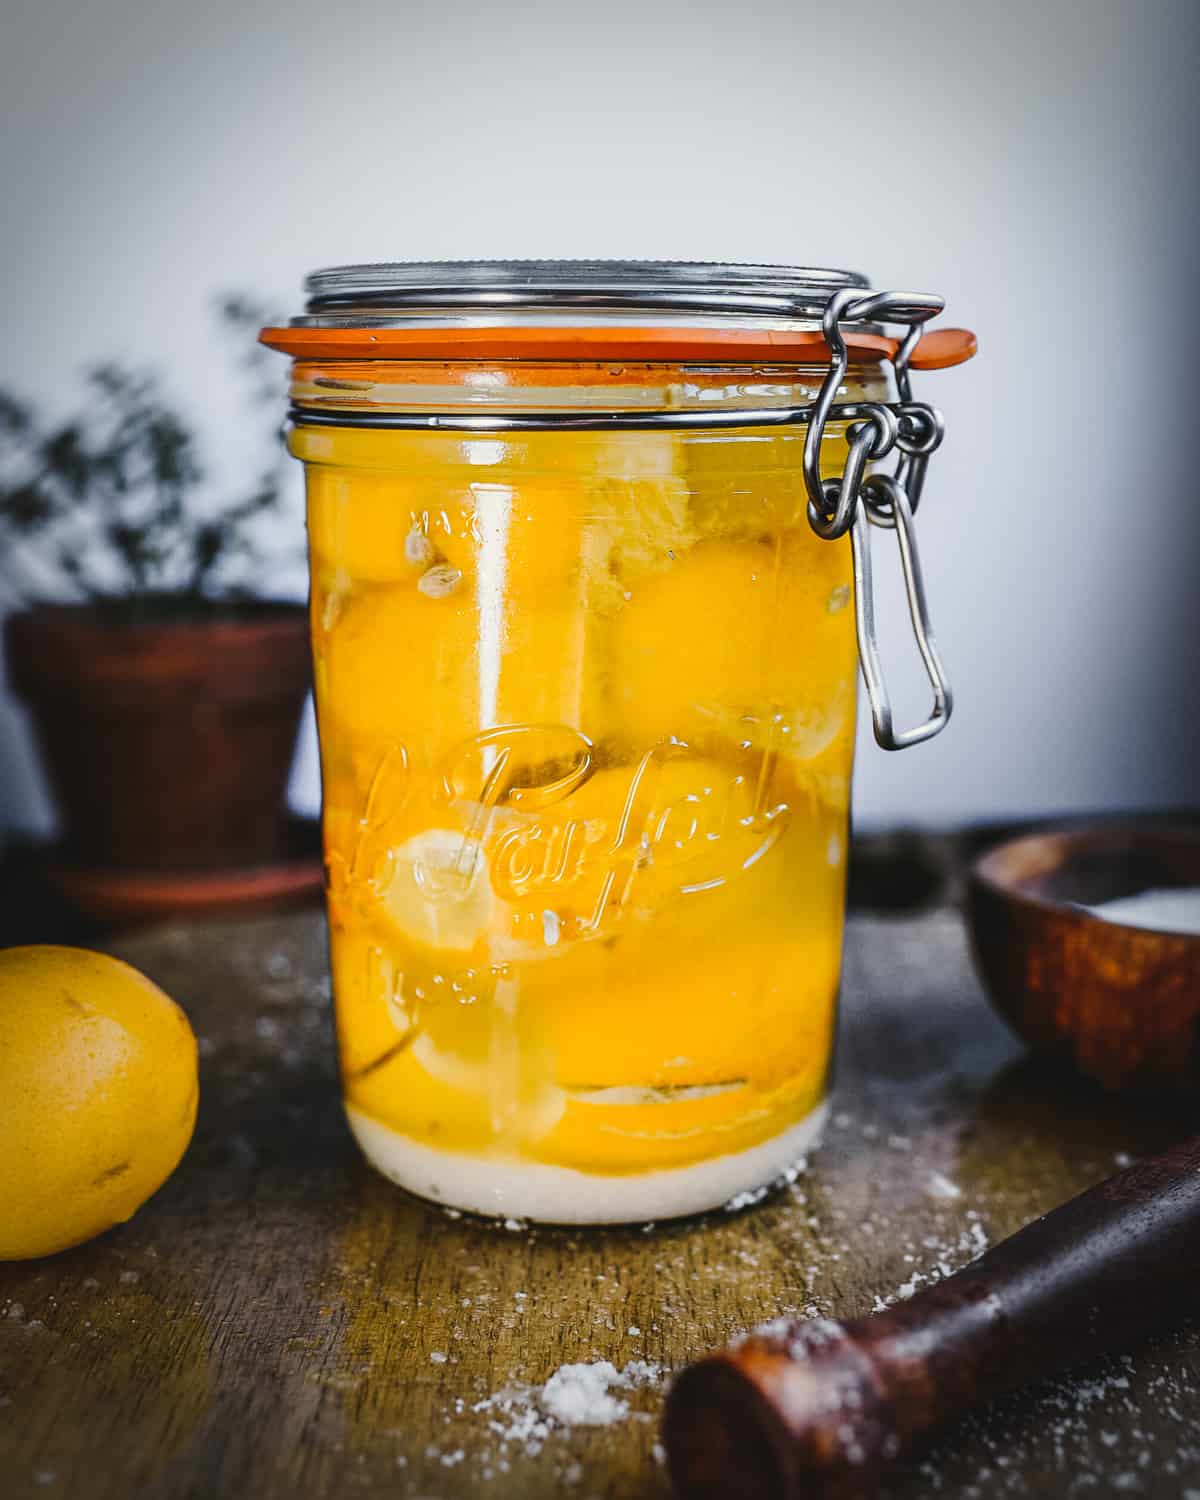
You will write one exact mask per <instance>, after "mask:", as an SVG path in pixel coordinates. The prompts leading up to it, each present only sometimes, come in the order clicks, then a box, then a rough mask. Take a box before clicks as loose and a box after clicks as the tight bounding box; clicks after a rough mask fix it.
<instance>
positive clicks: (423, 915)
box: [264, 262, 951, 1222]
mask: <svg viewBox="0 0 1200 1500" xmlns="http://www.w3.org/2000/svg"><path fill="white" fill-rule="evenodd" d="M308 290H309V293H310V303H309V311H308V313H307V314H306V316H305V317H303V318H300V319H297V320H295V322H294V323H293V325H292V326H291V327H289V328H287V329H271V330H266V331H265V332H264V339H265V341H266V342H267V343H269V344H271V345H272V346H274V347H277V348H280V349H283V350H285V351H286V352H289V353H291V354H292V355H293V356H294V358H295V364H294V368H293V377H292V399H293V408H292V422H293V426H292V430H291V435H290V439H289V443H290V447H291V451H292V452H293V453H294V454H295V455H296V456H297V457H298V458H300V459H301V460H303V462H304V465H305V472H306V478H307V490H308V517H309V523H308V524H309V550H310V559H311V574H312V596H311V597H312V640H313V656H314V665H315V682H316V704H317V717H318V724H319V730H320V742H321V765H322V781H323V795H324V837H325V848H326V864H327V871H328V908H329V920H330V949H331V961H332V969H333V983H334V1000H335V1007H336V1015H337V1029H338V1039H339V1050H340V1058H341V1068H342V1077H343V1083H344V1091H345V1099H346V1108H347V1113H348V1116H349V1120H350V1124H351V1127H352V1128H353V1130H354V1133H355V1135H356V1136H357V1138H358V1141H359V1143H360V1145H361V1146H362V1148H363V1150H364V1151H365V1153H366V1155H367V1157H368V1158H369V1159H370V1161H371V1162H372V1163H373V1164H374V1165H375V1166H376V1167H378V1168H379V1169H380V1170H381V1171H383V1172H384V1173H386V1175H387V1176H389V1177H391V1178H392V1179H393V1180H395V1181H396V1182H398V1183H400V1184H401V1185H402V1186H404V1187H406V1188H408V1189H410V1190H412V1191H414V1192H416V1193H419V1194H421V1195H423V1196H425V1197H429V1198H433V1199H435V1200H437V1201H438V1202H441V1203H444V1204H448V1205H453V1206H455V1207H458V1208H464V1209H469V1210H474V1211H477V1212H482V1213H487V1214H496V1215H500V1216H514V1217H519V1218H533V1219H538V1220H545V1221H553V1222H618V1221H639V1220H647V1219H660V1218H666V1217H670V1216H675V1215H680V1214H686V1213H693V1212H696V1211H699V1210H702V1209H706V1208H711V1207H713V1206H716V1205H718V1204H720V1203H723V1202H726V1201H727V1200H729V1199H731V1198H733V1197H735V1196H736V1195H738V1194H744V1193H747V1192H753V1191H755V1190H757V1189H760V1188H762V1187H764V1186H766V1185H767V1184H769V1183H770V1182H772V1181H773V1180H774V1179H776V1178H778V1177H779V1176H780V1175H781V1174H783V1173H784V1172H786V1170H787V1169H788V1167H789V1166H790V1165H791V1164H793V1163H794V1162H795V1161H796V1159H797V1158H798V1157H799V1156H800V1155H801V1154H803V1153H804V1152H805V1151H806V1150H808V1149H809V1148H810V1147H811V1146H813V1145H814V1144H815V1143H816V1141H817V1139H818V1136H819V1134H820V1130H821V1125H822V1121H823V1118H824V1114H825V1107H826V1106H825V1097H826V1091H827V1088H828V1081H829V1065H830V1056H831V1051H832V1046H833V1034H834V1020H835V1000H836V993H837V986H838V971H839V963H840V952H841V937H842V912H843V898H844V888H845V871H846V855H847V818H848V806H849V787H850V771H851V759H852V751H853V742H854V719H855V680H856V670H857V664H858V651H857V649H856V628H855V627H856V608H855V561H856V557H857V554H858V552H859V550H860V549H859V545H858V542H857V541H856V542H855V545H854V547H853V548H852V544H851V537H850V536H849V535H847V534H846V530H847V528H846V527H843V528H842V534H841V535H840V536H835V537H834V538H833V539H830V540H827V539H825V537H823V536H821V535H818V530H819V529H821V528H822V527H823V528H824V529H825V530H831V529H836V527H835V525H834V523H835V519H836V514H837V511H838V509H839V506H838V503H837V502H838V499H839V497H840V496H841V495H842V494H843V493H844V492H845V491H846V489H847V487H848V486H851V485H854V486H855V487H856V490H857V489H862V488H864V487H865V486H867V485H868V484H869V481H868V480H863V478H862V471H863V468H864V466H865V464H866V462H867V460H868V459H876V460H877V459H878V458H879V457H880V456H881V455H882V453H883V452H884V451H885V449H886V446H887V444H886V438H887V436H888V432H889V431H891V432H892V437H893V444H895V443H896V442H898V443H899V447H900V448H901V449H902V450H903V451H904V453H905V457H904V458H903V459H902V462H906V463H908V464H909V465H910V471H909V475H908V477H909V480H910V489H911V488H912V486H911V478H912V467H913V466H919V467H920V468H922V469H923V463H924V457H923V456H922V454H921V453H920V451H919V450H920V447H921V442H920V441H919V439H921V436H922V434H921V433H920V432H917V433H916V436H915V437H914V436H913V432H914V431H915V428H912V423H911V422H910V429H912V430H910V431H909V433H908V436H909V438H911V439H912V440H911V441H909V442H908V443H907V444H906V443H905V440H904V433H905V429H904V427H903V423H904V421H905V420H906V419H905V417H904V415H903V412H901V414H900V416H899V417H898V418H897V417H896V416H895V415H894V414H895V413H896V412H897V411H898V410H899V408H898V407H897V403H896V396H897V390H896V377H895V373H894V369H893V366H894V365H895V364H896V363H897V360H898V353H897V351H898V350H899V349H900V348H901V347H902V346H901V345H900V344H899V343H898V341H897V340H895V339H894V338H891V337H889V335H888V334H887V332H886V329H885V327H884V326H882V325H881V324H879V323H878V322H877V321H875V320H876V319H877V318H878V316H879V313H880V311H881V310H886V309H880V308H878V307H876V306H874V305H871V306H868V307H867V308H866V310H865V313H864V312H862V311H861V310H860V311H858V315H857V316H855V312H856V309H855V306H854V303H863V302H867V303H872V301H874V302H878V297H876V296H875V294H871V293H869V292H868V291H867V290H866V287H865V283H864V282H862V280H861V278H857V277H853V276H849V275H845V274H843V273H836V272H813V271H794V270H783V269H778V268H735V267H704V266H666V265H659V264H653V265H648V264H636V263H619V264H613V265H605V264H599V265H596V264H584V263H563V262H558V263H554V262H551V263H506V264H499V263H474V264H468V265H464V264H443V265H435V266H374V267H348V268H342V269H340V270H336V271H330V272H322V273H318V274H317V275H315V276H313V277H311V278H310V279H309V282H308ZM851 299H853V301H852V300H851ZM927 304H930V305H927ZM831 306H832V307H833V316H832V321H831V320H830V316H829V309H830V307H831ZM937 307H940V303H938V302H937V300H936V299H926V301H925V302H921V303H919V304H917V305H915V306H914V305H913V304H912V301H911V299H910V300H909V301H908V302H905V303H903V305H902V306H900V308H899V313H901V314H907V315H908V316H907V317H902V318H901V321H907V322H909V323H910V325H911V326H912V327H914V328H915V329H917V330H918V331H919V326H920V323H921V321H923V318H924V317H927V316H929V314H930V311H932V310H936V308H937ZM890 311H891V316H893V317H896V316H897V308H895V307H892V308H891V309H890ZM843 325H844V326H843ZM839 343H841V344H843V345H844V346H845V347H844V348H843V351H842V355H841V356H839V354H838V350H837V347H836V346H837V345H838V344H839ZM909 344H910V345H912V344H915V339H914V340H910V341H909ZM911 352H912V350H911V347H910V348H909V354H910V355H911ZM940 362H942V363H946V362H951V361H949V360H946V359H942V360H941V361H940ZM903 363H905V364H906V363H907V360H905V361H903ZM901 375H902V380H903V382H905V383H906V382H907V369H902V371H901ZM823 398H824V399H825V401H826V406H827V407H828V404H829V402H833V405H832V407H831V408H829V409H827V410H826V411H825V412H824V413H823V414H822V413H820V412H819V411H818V408H819V407H820V405H821V403H822V400H823ZM797 413H807V416H806V417H805V416H798V415H797ZM877 413H885V414H886V413H892V414H893V415H892V416H891V418H890V419H889V418H888V417H887V416H884V417H880V416H878V415H876V414H877ZM817 417H820V421H817V420H816V418H817ZM889 420H890V421H891V423H892V428H893V429H894V431H892V429H889V428H888V421H889ZM916 425H917V426H918V427H919V426H920V424H919V423H917V424H916ZM885 429H886V430H885ZM938 435H939V436H940V427H939V428H938ZM925 441H926V446H928V439H927V438H926V439H925ZM806 448H807V449H808V457H809V460H810V466H809V473H808V476H807V481H806V474H805V463H806ZM855 465H857V470H856V469H855ZM903 478H904V475H903V474H902V475H901V480H902V481H903ZM814 483H815V485H816V490H815V493H816V494H817V495H818V496H819V497H820V499H821V503H820V505H816V506H812V507H811V508H812V510H813V516H812V517H811V519H810V501H811V496H812V494H813V489H812V486H813V484H814ZM894 498H895V497H894V496H892V497H891V499H892V501H894ZM902 499H903V496H902ZM888 503H889V496H888V494H887V493H886V492H884V491H880V492H878V493H877V494H876V510H877V512H878V518H879V519H880V520H881V521H884V520H886V519H887V514H886V512H887V507H888ZM865 504H866V499H865V498H864V500H863V501H862V502H861V503H860V505H859V510H860V511H861V510H862V509H863V507H864V506H865ZM842 508H843V509H844V508H845V507H842ZM851 520H853V516H852V517H851ZM812 521H815V523H816V529H814V524H812V523H811V522H812ZM850 530H852V531H854V533H855V536H856V537H857V530H855V528H854V527H853V526H851V527H850ZM863 530H864V531H865V521H864V523H863ZM906 534H907V530H906ZM865 555H866V556H867V557H868V558H869V553H866V554H865ZM859 561H860V563H861V559H859ZM859 581H860V588H861V586H862V583H863V578H862V569H861V566H860V568H859ZM868 603H869V601H868ZM858 623H859V625H860V627H861V626H862V625H863V623H864V622H863V616H862V601H861V600H860V601H859V610H858ZM867 623H869V621H868V622H867ZM935 662H936V658H935ZM947 712H948V699H947V700H946V702H945V703H944V705H943V711H942V712H941V715H940V720H939V722H940V721H944V717H945V713H947Z"/></svg>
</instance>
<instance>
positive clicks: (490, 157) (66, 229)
mask: <svg viewBox="0 0 1200 1500" xmlns="http://www.w3.org/2000/svg"><path fill="white" fill-rule="evenodd" d="M0 19H2V25H3V34H2V37H0V190H2V192H3V200H2V201H3V212H2V214H0V247H2V264H3V267H4V278H3V283H2V287H0V317H2V320H3V327H4V344H3V354H2V356H0V381H2V382H3V383H5V384H11V385H13V386H15V387H17V388H19V389H23V390H25V391H27V392H29V393H31V394H33V395H36V396H37V397H39V398H40V399H42V400H43V401H44V402H45V403H46V404H47V405H48V406H49V407H51V408H58V407H62V408H64V409H65V408H66V407H68V406H69V405H70V404H71V403H72V402H73V401H74V399H75V398H76V395H77V387H75V385H74V383H73V382H74V376H75V373H76V371H77V370H78V368H79V367H80V366H81V365H83V364H84V363H86V362H88V361H90V360H92V359H94V358H96V357H98V356H101V355H122V356H125V357H128V358H131V359H135V360H139V361H150V362H154V363H157V364H159V365H161V366H162V367H164V368H167V369H169V371H170V374H171V378H172V381H173V383H174V386H175V388H176V390H177V391H178V393H179V394H180V396H181V398H182V399H183V400H184V401H185V402H186V403H187V404H188V405H189V406H190V407H191V408H193V409H194V410H195V411H197V412H198V413H199V414H200V415H201V416H202V418H203V419H204V420H205V422H206V426H207V430H208V431H209V432H210V433H211V438H212V441H211V449H212V452H211V457H212V467H213V469H214V473H215V478H214V484H215V485H218V486H219V484H220V481H221V477H222V476H223V475H234V474H236V473H237V471H238V469H239V467H240V466H241V465H243V464H244V463H245V462H246V461H247V460H248V458H250V457H251V456H252V454H251V453H250V452H249V451H248V441H249V440H248V438H247V436H246V424H245V421H244V419H243V420H241V424H240V425H239V419H241V418H242V417H243V414H242V413H241V411H240V408H239V406H238V404H237V400H236V398H235V397H234V395H233V393H232V391H231V389H230V388H229V377H228V370H229V364H228V359H227V357H226V354H225V351H224V348H223V346H222V344H221V342H220V339H219V336H218V334H217V332H216V331H215V329H214V325H213V322H212V318H211V315H210V304H211V298H212V294H213V293H214V292H216V291H218V290H220V289H222V288H226V287H239V288H247V289H250V290H253V291H257V292H259V293H262V294H266V295H268V296H270V297H273V298H274V299H275V300H276V301H277V302H279V303H281V304H282V305H284V306H294V305H295V304H296V303H297V301H298V288H299V282H300V278H301V276H302V274H303V273H304V271H305V270H307V269H309V268H311V267H313V266H316V265H321V264H326V263H331V262H338V261H351V260H358V259H367V260H370V259H385V258H397V259H399V258H404V259H407V258H424V257H458V256H487V255H500V256H508V255H589V256H605V255H614V256H621V255H635V256H680V257H687V258H704V259H708V258H715V259H735V260H769V261H770V260H775V261H788V260H792V261H801V262H810V263H816V264H831V265H849V266H852V267H856V268H860V269H863V270H866V271H867V272H868V273H869V274H870V275H871V276H872V278H873V279H874V280H875V282H876V283H877V284H879V285H884V284H886V285H889V286H902V287H914V288H917V289H922V290H926V289H927V290H936V291H939V292H941V293H943V294H944V295H945V296H946V297H947V299H948V302H949V320H950V321H952V322H957V323H965V324H967V325H968V326H971V327H973V328H975V329H976V330H977V331H978V332H979V335H980V343H981V351H982V352H981V354H980V356H979V358H978V360H977V361H976V362H975V363H974V364H973V365H968V366H966V367H965V368H963V369H960V370H956V371H948V372H945V373H943V374H940V375H935V376H931V377H926V378H925V379H924V380H923V381H922V382H921V390H922V393H923V394H925V395H926V396H928V397H929V398H930V399H933V400H934V401H936V402H937V403H938V404H939V405H941V406H942V408H943V409H944V411H945V413H946V416H947V420H948V425H949V437H948V439H947V442H946V445H945V447H944V449H943V451H942V453H941V454H940V455H939V456H938V459H937V461H936V466H935V468H934V470H933V474H932V478H931V486H930V490H929V498H928V502H927V505H926V508H925V510H924V512H923V514H922V521H923V523H924V525H923V537H924V543H925V553H926V564H927V568H926V570H927V577H928V583H929V588H930V592H931V596H932V602H933V606H934V611H935V621H936V624H937V627H938V631H939V636H940V639H941V641H942V644H943V648H944V654H945V656H946V659H947V662H948V664H949V666H950V668H951V671H952V674H953V678H954V681H955V686H956V688H957V693H958V707H957V710H956V717H955V722H954V724H953V726H952V728H951V729H950V731H949V732H948V733H947V734H946V735H944V736H943V737H942V738H941V739H940V740H938V741H937V742H935V743H934V744H932V745H928V746H925V747H923V748H921V749H918V750H913V751H910V752H908V753H906V754H904V755H901V756H887V755H884V754H883V753H882V752H880V751H877V750H875V749H874V748H873V746H872V745H871V744H870V740H869V735H866V736H864V738H863V741H862V745H861V748H860V755H859V761H858V772H857V810H858V816H859V819H860V821H861V822H863V823H865V824H874V825H879V824H893V823H902V822H921V823H929V824H938V823H947V822H951V821H954V820H959V819H963V818H968V817H970V818H978V817H995V816H1009V815H1014V814H1026V813H1044V812H1068V811H1079V810H1099V809H1103V808H1108V807H1120V808H1133V807H1138V806H1146V805H1156V806H1164V805H1169V804H1182V803H1185V802H1189V801H1190V802H1195V800H1196V792H1197V784H1198V783H1197V776H1196V772H1195V769H1194V767H1195V760H1196V757H1195V752H1194V749H1193V743H1192V738H1193V735H1194V733H1195V731H1196V730H1197V728H1198V727H1200V667H1198V665H1197V647H1196V642H1197V639H1198V637H1200V602H1198V595H1197V589H1196V582H1195V581H1196V576H1197V563H1198V561H1200V515H1198V513H1197V498H1198V497H1197V494H1196V487H1195V484H1194V480H1193V477H1192V474H1193V470H1192V458H1191V442H1190V439H1191V436H1192V431H1191V429H1192V426H1193V423H1194V419H1193V417H1192V416H1191V409H1192V407H1193V405H1194V381H1195V364H1196V360H1195V355H1194V353H1193V344H1194V342H1195V336H1194V331H1193V328H1194V322H1195V316H1196V313H1195V302H1196V296H1195V285H1194V280H1193V275H1192V270H1193V261H1194V253H1195V246H1196V241H1197V231H1198V229H1200V211H1198V208H1197V194H1196V190H1195V188H1196V183H1195V177H1196V174H1195V166H1196V159H1197V151H1196V146H1197V134H1198V128H1197V127H1198V112H1197V111H1198V106H1197V89H1196V79H1197V76H1198V66H1200V56H1198V51H1197V7H1196V5H1195V3H1194V0H1145V3H1140V4H1138V3H1121V0H1093V3H1064V0H1040V3H1033V0H1008V3H1006V4H1004V5H994V4H986V5H984V4H972V3H964V0H957V3H951V0H946V3H927V0H918V3H911V4H908V5H905V6H903V7H900V6H897V5H896V4H894V3H877V0H867V3H861V4H855V5H842V6H835V5H831V4H825V5H820V6H817V5H812V4H809V3H794V0H792V3H782V0H780V3H770V0H742V3H739V4H737V5H733V4H729V3H722V4H715V3H712V0H693V3H689V4H688V5H686V6H684V5H679V4H674V3H672V4H658V5H654V4H648V3H642V4H636V5H635V4H629V3H626V0H616V3H609V4H606V5H605V6H603V7H601V6H598V5H592V6H575V5H571V4H569V3H560V4H558V5H551V4H532V5H530V4H524V5H522V4H516V5H498V4H493V5H487V4H483V3H474V4H471V3H467V4H463V3H448V4H439V5H436V6H429V7H426V6H423V5H418V4H396V3H392V4H382V3H372V0H366V3H359V4H352V3H348V4H342V5H332V4H328V3H322V4H314V3H311V0H292V3H288V4H283V3H279V0H257V3H254V4H247V3H246V0H239V3H234V0H207V3H205V4H203V5H197V4H188V5H179V4H173V3H160V4H149V3H145V0H92V3H90V4H88V5H86V6H83V5H80V4H79V0H26V3H14V0H4V3H3V4H2V5H0ZM282 374H283V371H282V362H281V370H280V375H281V379H282ZM297 478H298V476H297ZM882 608H883V612H884V618H885V622H886V624H887V626H888V627H889V629H890V630H891V632H892V634H893V636H894V637H895V638H896V641H897V644H899V641H900V636H901V631H900V622H899V616H898V614H897V610H898V608H899V605H898V599H897V595H896V592H895V588H894V585H889V587H888V588H886V589H885V591H884V596H883V602H882ZM901 654H902V653H900V652H899V651H898V649H894V650H892V651H891V652H890V653H889V656H890V658H891V659H892V660H893V661H894V662H896V661H897V658H898V656H899V655H901ZM896 670H897V672H898V674H899V679H900V682H901V687H902V693H901V697H902V700H903V701H904V703H905V704H906V706H907V709H908V712H909V713H910V715H915V714H916V713H919V712H920V711H921V710H922V708H923V706H924V705H923V703H922V700H921V695H920V691H919V684H918V682H917V680H916V677H915V674H906V672H905V670H904V667H903V664H899V663H898V664H897V665H896ZM293 794H294V797H295V799H296V801H297V802H298V803H299V804H300V805H301V806H305V807H311V806H313V805H314V803H315V798H316V780H315V768H314V758H313V746H312V741H311V727H310V729H309V730H308V731H306V737H305V739H304V740H303V741H302V744H301V748H300V752H299V755H298V760H297V768H296V774H295V778H294V785H293ZM48 821H49V810H48V806H47V803H46V800H45V796H44V791H43V789H42V788H41V787H40V785H39V784H38V781H37V777H36V773H35V771H34V767H33V761H32V758H31V755H30V749H29V744H28V737H27V729H26V726H25V724H24V720H23V717H22V715H21V714H20V712H19V710H17V709H15V708H14V707H13V706H12V705H11V703H10V702H9V701H6V700H0V824H3V823H7V824H9V825H15V826H22V827H31V828H44V827H46V826H48Z"/></svg>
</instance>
